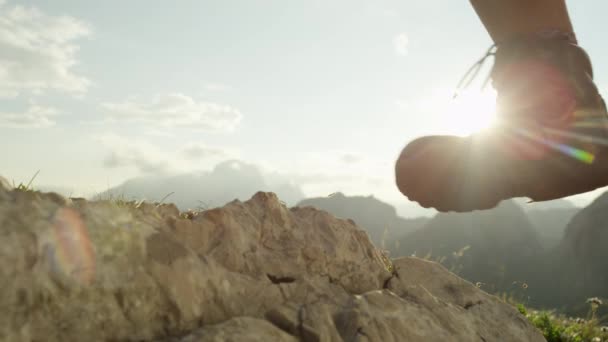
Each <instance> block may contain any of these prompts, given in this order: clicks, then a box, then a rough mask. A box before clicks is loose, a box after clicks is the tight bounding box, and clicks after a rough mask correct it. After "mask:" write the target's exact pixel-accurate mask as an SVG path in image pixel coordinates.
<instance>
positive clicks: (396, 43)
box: [393, 33, 410, 56]
mask: <svg viewBox="0 0 608 342" xmlns="http://www.w3.org/2000/svg"><path fill="white" fill-rule="evenodd" d="M409 43H410V39H409V37H408V35H407V33H399V34H398V35H396V36H395V38H393V48H394V49H395V53H396V54H398V55H399V56H407V54H408V46H409Z"/></svg>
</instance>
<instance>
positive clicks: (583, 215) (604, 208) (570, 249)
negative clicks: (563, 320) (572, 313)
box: [545, 193, 608, 304]
mask: <svg viewBox="0 0 608 342" xmlns="http://www.w3.org/2000/svg"><path fill="white" fill-rule="evenodd" d="M607 246H608V193H604V194H603V195H601V196H600V197H598V198H597V199H596V200H595V201H593V202H592V203H591V204H590V205H589V206H587V207H585V208H584V209H582V210H581V211H580V212H579V213H578V214H576V216H574V218H573V219H572V220H571V221H570V224H568V226H567V228H566V234H565V236H564V239H563V241H562V242H561V244H560V245H559V247H558V248H556V249H555V250H554V251H553V255H552V258H553V259H554V260H555V262H554V263H553V266H554V267H553V268H551V269H552V270H553V272H554V273H555V274H559V275H561V277H562V280H561V281H560V282H559V284H558V290H559V292H560V293H559V294H560V296H562V297H563V300H564V302H565V303H568V304H578V303H581V302H583V301H584V300H585V299H586V298H588V297H596V296H597V297H608V248H607ZM545 300H546V301H550V298H546V299H545Z"/></svg>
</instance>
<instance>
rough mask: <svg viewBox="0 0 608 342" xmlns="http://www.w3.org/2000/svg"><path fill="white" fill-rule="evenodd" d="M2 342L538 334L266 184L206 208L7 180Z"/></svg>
mask: <svg viewBox="0 0 608 342" xmlns="http://www.w3.org/2000/svg"><path fill="white" fill-rule="evenodd" d="M0 236H2V238H1V239H0V286H1V289H2V291H0V307H1V308H2V313H3V314H2V315H0V340H2V341H83V340H87V341H298V340H302V341H358V340H366V341H474V340H475V341H479V340H482V341H543V338H542V336H541V335H540V333H539V332H538V331H536V330H535V329H534V328H533V327H532V326H531V325H530V324H529V323H527V321H526V320H525V318H524V317H523V316H521V315H520V314H519V313H518V312H517V311H516V310H515V309H514V308H512V307H511V306H509V305H507V304H505V303H503V302H501V301H500V300H498V299H497V298H495V297H493V296H490V295H488V294H486V293H485V292H483V291H481V290H479V289H478V288H476V287H475V286H473V285H472V284H470V283H468V282H466V281H464V280H462V279H460V278H458V277H456V276H455V275H453V274H451V273H449V272H448V271H446V270H445V269H444V268H443V267H442V266H440V265H438V264H435V263H431V262H427V261H424V260H420V259H416V258H402V259H397V260H393V261H392V262H391V261H390V260H388V259H387V258H385V257H384V256H383V255H382V254H381V253H380V252H379V251H378V250H377V249H376V248H375V247H374V246H373V245H372V243H371V242H370V240H369V238H368V236H367V234H366V233H365V232H363V231H362V230H360V229H359V228H358V227H357V226H356V225H355V224H354V223H353V222H352V221H349V220H342V219H337V218H335V217H333V216H332V215H330V214H328V213H326V212H323V211H319V210H316V209H313V208H292V209H289V208H287V207H285V206H284V205H283V204H282V203H281V202H280V201H279V200H278V198H277V197H276V196H275V195H274V194H272V193H257V194H256V195H255V196H254V197H253V198H251V199H250V200H248V201H246V202H239V201H234V202H231V203H229V204H227V205H226V206H224V207H222V208H217V209H212V210H207V211H204V212H200V213H194V212H186V213H184V212H180V211H179V210H178V209H177V208H176V207H175V206H174V205H170V204H169V205H166V204H165V205H156V204H151V203H123V202H117V201H115V202H108V201H99V202H88V201H85V200H82V199H65V198H63V197H61V196H59V195H56V194H53V193H49V194H43V193H38V192H29V191H20V190H12V189H7V187H6V186H2V187H0Z"/></svg>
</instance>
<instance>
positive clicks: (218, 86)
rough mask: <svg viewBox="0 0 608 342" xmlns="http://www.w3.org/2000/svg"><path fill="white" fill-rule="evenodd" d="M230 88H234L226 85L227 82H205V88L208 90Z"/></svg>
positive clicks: (217, 90) (226, 89) (225, 89)
mask: <svg viewBox="0 0 608 342" xmlns="http://www.w3.org/2000/svg"><path fill="white" fill-rule="evenodd" d="M230 89H232V87H230V86H228V85H225V84H220V83H207V84H205V90H208V91H216V92H222V91H228V90H230Z"/></svg>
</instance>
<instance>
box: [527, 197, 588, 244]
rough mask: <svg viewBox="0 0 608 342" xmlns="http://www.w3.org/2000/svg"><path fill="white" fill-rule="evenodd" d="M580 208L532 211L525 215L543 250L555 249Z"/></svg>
mask: <svg viewBox="0 0 608 342" xmlns="http://www.w3.org/2000/svg"><path fill="white" fill-rule="evenodd" d="M580 211H581V208H576V207H573V208H555V209H540V210H537V209H533V210H528V211H527V212H526V214H527V215H528V218H529V219H530V222H532V225H533V226H534V229H535V230H536V232H537V233H538V239H539V241H540V243H541V245H542V247H543V248H544V249H545V250H549V249H551V248H554V247H556V246H557V245H559V244H560V242H561V241H562V239H563V238H564V234H565V231H566V227H567V226H568V224H569V223H570V220H571V219H572V218H573V217H574V216H575V215H576V214H577V213H578V212H580Z"/></svg>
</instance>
